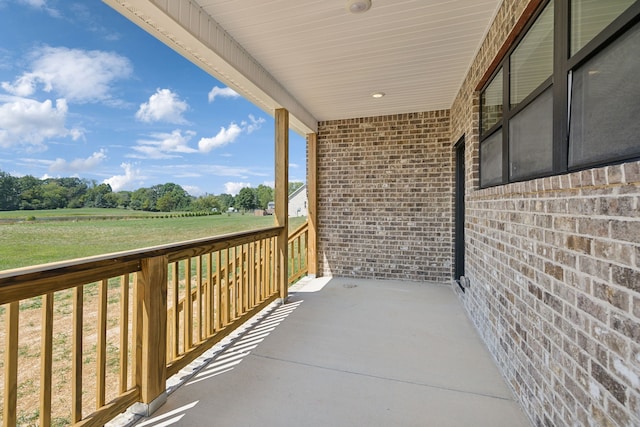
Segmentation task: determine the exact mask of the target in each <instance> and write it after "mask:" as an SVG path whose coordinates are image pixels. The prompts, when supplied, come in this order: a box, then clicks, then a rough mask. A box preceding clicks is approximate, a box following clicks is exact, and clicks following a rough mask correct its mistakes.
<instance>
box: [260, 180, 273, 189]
mask: <svg viewBox="0 0 640 427" xmlns="http://www.w3.org/2000/svg"><path fill="white" fill-rule="evenodd" d="M262 185H266V186H267V187H271V188H275V187H276V182H275V181H264V182H263V183H262Z"/></svg>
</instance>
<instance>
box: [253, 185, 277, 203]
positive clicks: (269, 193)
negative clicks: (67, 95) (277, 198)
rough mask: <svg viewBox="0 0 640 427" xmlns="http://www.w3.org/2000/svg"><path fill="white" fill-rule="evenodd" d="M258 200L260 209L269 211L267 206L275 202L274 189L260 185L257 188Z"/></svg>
mask: <svg viewBox="0 0 640 427" xmlns="http://www.w3.org/2000/svg"><path fill="white" fill-rule="evenodd" d="M256 196H257V198H258V206H257V207H258V209H267V204H268V203H269V202H272V201H273V188H271V187H269V186H267V185H263V184H260V185H258V187H257V188H256Z"/></svg>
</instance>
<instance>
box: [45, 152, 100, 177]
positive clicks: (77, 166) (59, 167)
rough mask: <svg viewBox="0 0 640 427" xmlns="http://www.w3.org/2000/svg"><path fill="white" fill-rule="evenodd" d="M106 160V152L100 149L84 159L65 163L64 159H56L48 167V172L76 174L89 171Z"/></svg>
mask: <svg viewBox="0 0 640 427" xmlns="http://www.w3.org/2000/svg"><path fill="white" fill-rule="evenodd" d="M106 158H107V153H106V150H104V149H102V150H100V151H96V152H95V153H93V154H92V155H91V156H89V157H87V158H86V159H74V160H72V161H70V162H67V161H66V160H64V159H61V158H57V159H56V160H55V161H54V162H53V163H52V164H51V166H49V171H50V172H65V173H77V172H84V171H88V170H91V169H93V168H95V167H96V166H98V165H99V164H100V163H102V161H103V160H105V159H106Z"/></svg>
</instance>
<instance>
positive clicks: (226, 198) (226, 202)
mask: <svg viewBox="0 0 640 427" xmlns="http://www.w3.org/2000/svg"><path fill="white" fill-rule="evenodd" d="M217 197H218V204H219V205H220V210H221V211H225V212H226V211H227V210H229V208H232V207H234V206H235V199H234V197H233V196H232V195H231V194H226V193H222V194H220V195H218V196H217Z"/></svg>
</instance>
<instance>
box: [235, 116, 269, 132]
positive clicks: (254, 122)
mask: <svg viewBox="0 0 640 427" xmlns="http://www.w3.org/2000/svg"><path fill="white" fill-rule="evenodd" d="M249 120H250V123H249V122H247V121H243V122H242V123H241V124H242V129H243V130H244V131H246V132H247V133H248V134H250V133H253V132H254V131H256V130H258V129H260V128H261V127H262V124H263V123H264V122H265V119H264V118H262V117H258V118H257V119H256V118H255V117H253V114H249Z"/></svg>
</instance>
